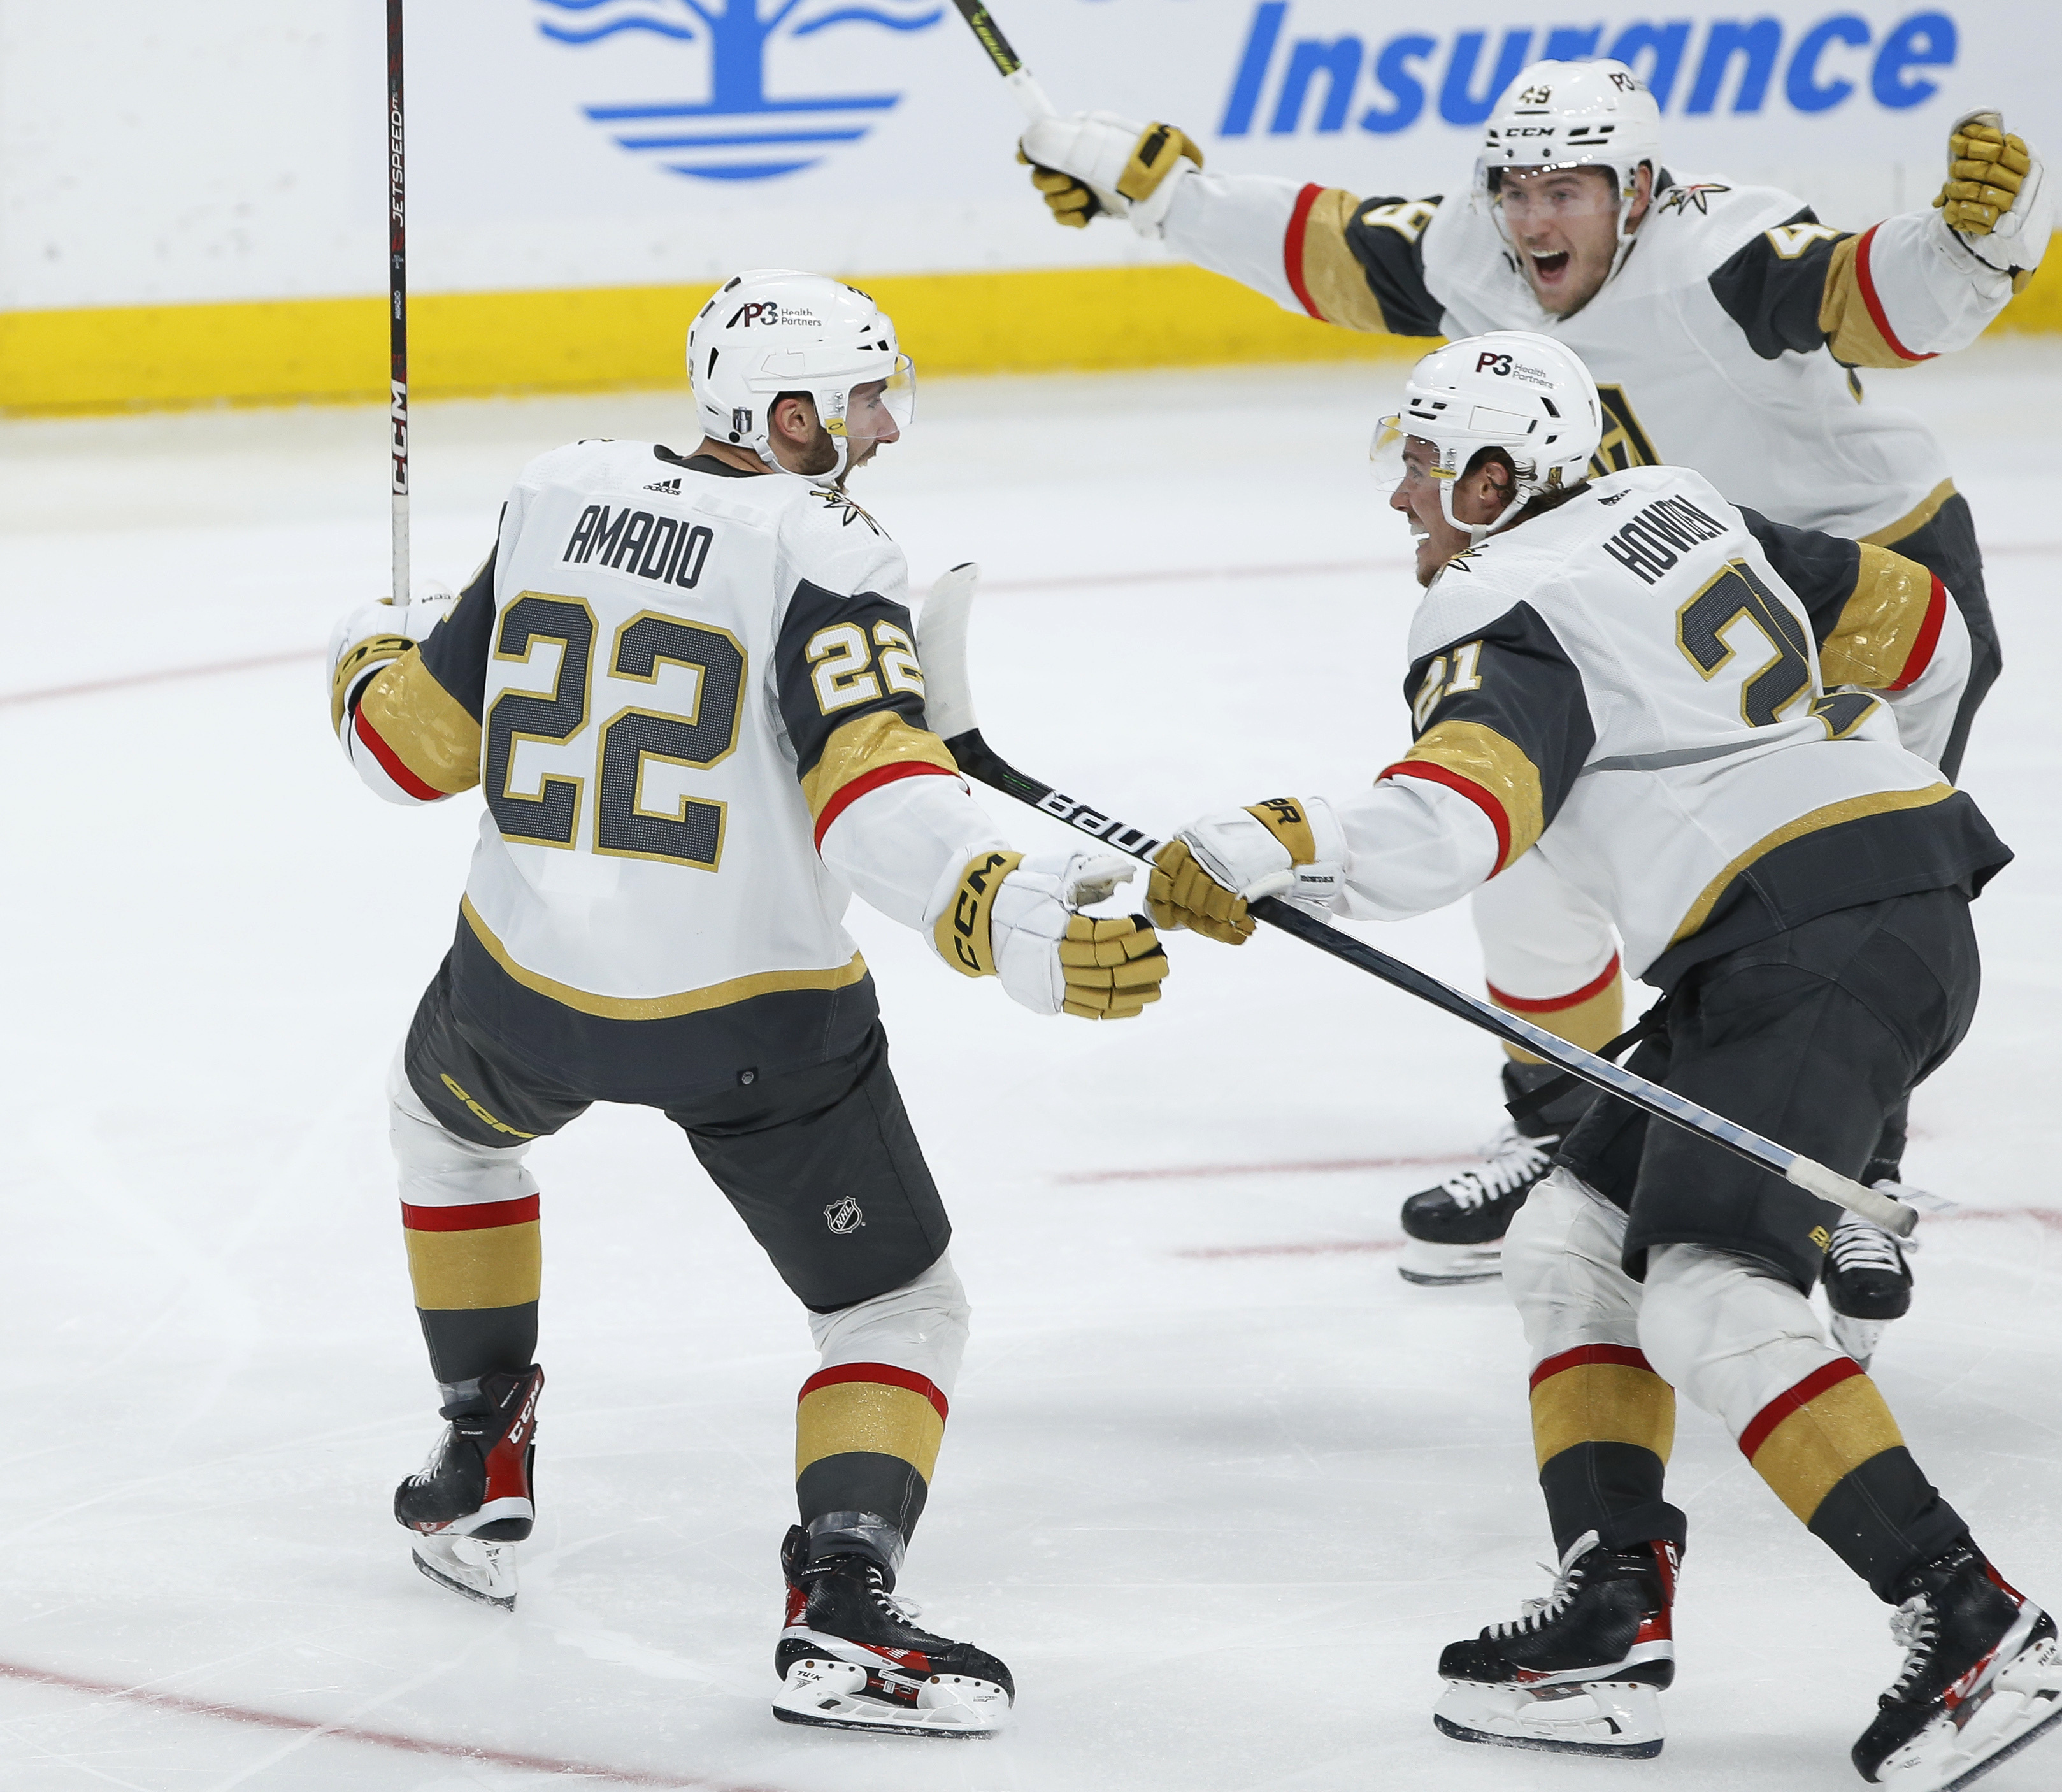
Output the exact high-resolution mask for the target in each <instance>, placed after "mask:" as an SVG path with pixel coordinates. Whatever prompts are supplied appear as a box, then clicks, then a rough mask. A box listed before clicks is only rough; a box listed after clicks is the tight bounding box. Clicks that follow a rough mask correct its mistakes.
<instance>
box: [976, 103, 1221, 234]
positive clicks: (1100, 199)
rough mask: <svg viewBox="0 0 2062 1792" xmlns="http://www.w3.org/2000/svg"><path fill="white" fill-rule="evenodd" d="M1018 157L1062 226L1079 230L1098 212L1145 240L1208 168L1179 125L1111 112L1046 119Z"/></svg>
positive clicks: (1021, 146)
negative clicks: (1190, 177)
mask: <svg viewBox="0 0 2062 1792" xmlns="http://www.w3.org/2000/svg"><path fill="white" fill-rule="evenodd" d="M1017 160H1018V161H1020V162H1028V163H1029V165H1030V167H1031V184H1032V185H1033V186H1035V187H1037V189H1038V190H1039V192H1040V193H1041V194H1044V195H1045V203H1046V205H1047V206H1049V207H1050V208H1051V210H1052V213H1053V218H1054V219H1055V220H1056V221H1057V222H1060V223H1061V224H1065V225H1066V226H1067V227H1069V228H1070V229H1073V230H1079V229H1081V227H1083V226H1085V224H1086V223H1087V222H1088V221H1089V219H1090V218H1093V217H1094V216H1095V215H1096V214H1097V213H1098V212H1108V213H1109V214H1110V215H1111V216H1112V217H1115V218H1129V219H1130V220H1131V227H1132V228H1133V230H1134V231H1137V233H1138V234H1139V235H1141V236H1143V237H1153V238H1157V236H1159V235H1160V234H1161V227H1162V226H1163V225H1164V224H1165V222H1166V218H1167V211H1168V208H1169V206H1172V205H1173V202H1174V193H1175V190H1176V188H1177V187H1178V186H1180V184H1181V182H1180V179H1179V176H1180V175H1181V174H1184V173H1185V172H1186V171H1187V170H1188V168H1189V166H1191V165H1193V166H1195V167H1197V168H1200V167H1201V166H1202V165H1203V152H1202V151H1201V150H1199V149H1197V147H1196V146H1195V145H1194V143H1193V142H1190V141H1189V137H1188V135H1187V134H1186V133H1185V132H1184V131H1181V130H1178V129H1177V127H1176V126H1173V125H1166V124H1153V125H1141V124H1138V123H1136V122H1133V120H1131V119H1129V118H1118V117H1117V115H1116V114H1114V113H1111V112H1076V113H1073V114H1071V115H1070V116H1068V117H1065V118H1040V119H1037V120H1036V121H1035V122H1033V124H1032V126H1031V127H1030V128H1029V130H1026V131H1025V133H1024V135H1023V138H1022V139H1021V142H1019V144H1018V146H1017Z"/></svg>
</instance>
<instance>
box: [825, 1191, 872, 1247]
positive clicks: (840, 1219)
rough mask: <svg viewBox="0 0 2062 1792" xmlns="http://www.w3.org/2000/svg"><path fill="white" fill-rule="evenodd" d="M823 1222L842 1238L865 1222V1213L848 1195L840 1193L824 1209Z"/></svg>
mask: <svg viewBox="0 0 2062 1792" xmlns="http://www.w3.org/2000/svg"><path fill="white" fill-rule="evenodd" d="M865 1224H866V1214H865V1212H864V1210H863V1209H861V1206H860V1205H859V1203H858V1202H857V1201H854V1200H853V1199H852V1197H851V1196H849V1195H840V1197H838V1198H837V1199H836V1201H832V1203H831V1204H830V1205H829V1206H828V1207H826V1208H825V1209H824V1225H827V1226H828V1227H829V1228H830V1229H831V1230H832V1232H834V1233H836V1234H837V1235H838V1237H840V1238H842V1237H844V1235H845V1234H846V1233H848V1232H856V1231H858V1230H859V1229H860V1228H861V1226H863V1225H865Z"/></svg>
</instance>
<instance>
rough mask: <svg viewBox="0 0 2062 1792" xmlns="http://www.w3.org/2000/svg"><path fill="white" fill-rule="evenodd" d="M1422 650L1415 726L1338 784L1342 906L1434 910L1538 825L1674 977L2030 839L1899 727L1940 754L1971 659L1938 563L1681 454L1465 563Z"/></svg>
mask: <svg viewBox="0 0 2062 1792" xmlns="http://www.w3.org/2000/svg"><path fill="white" fill-rule="evenodd" d="M1410 654H1411V667H1410V675H1409V678H1408V680H1407V682H1406V688H1405V696H1406V700H1407V701H1408V702H1409V703H1410V708H1411V716H1412V721H1413V724H1414V744H1413V746H1412V747H1411V748H1410V752H1409V753H1408V754H1406V756H1405V757H1404V758H1403V760H1402V761H1400V762H1399V763H1398V764H1395V765H1392V766H1390V768H1388V769H1387V770H1386V772H1383V773H1382V775H1381V778H1380V780H1379V781H1378V783H1377V784H1375V785H1374V788H1372V789H1371V790H1369V791H1367V792H1364V793H1363V794H1362V795H1360V796H1354V797H1350V798H1348V799H1346V800H1342V801H1334V802H1332V803H1330V804H1329V805H1328V806H1329V807H1330V809H1331V811H1332V812H1333V814H1334V817H1335V818H1336V820H1337V821H1338V824H1339V826H1340V828H1341V829H1342V832H1343V836H1344V840H1345V843H1346V849H1347V853H1348V857H1347V860H1346V880H1345V889H1344V891H1343V892H1342V896H1341V898H1340V899H1339V906H1340V907H1341V908H1342V910H1343V911H1344V912H1346V913H1349V914H1354V915H1360V916H1374V917H1378V918H1381V919H1384V920H1397V919H1401V918H1402V917H1403V916H1406V915H1411V914H1417V913H1421V912H1424V911H1426V910H1428V909H1432V908H1439V907H1442V906H1443V905H1444V904H1446V903H1449V902H1451V901H1453V900H1454V899H1455V898H1457V897H1458V896H1462V895H1464V894H1465V893H1466V892H1467V891H1468V890H1470V889H1471V888H1474V886H1475V885H1477V884H1480V883H1482V882H1483V881H1485V880H1486V879H1488V878H1489V877H1490V876H1494V875H1495V874H1496V873H1497V872H1499V871H1501V870H1502V869H1504V868H1506V867H1508V866H1509V865H1510V864H1512V863H1514V861H1515V860H1517V859H1518V857H1519V856H1521V855H1522V854H1523V853H1524V852H1526V851H1527V850H1528V849H1530V848H1534V847H1535V846H1536V848H1537V849H1538V853H1539V855H1540V856H1541V857H1542V859H1543V860H1545V861H1546V862H1547V864H1548V865H1550V866H1551V868H1553V869H1554V870H1555V872H1558V873H1559V874H1560V875H1561V876H1563V877H1564V878H1565V879H1567V881H1568V882H1569V883H1571V884H1573V885H1574V886H1575V888H1577V889H1579V890H1580V891H1581V892H1583V894H1584V895H1585V896H1587V897H1589V898H1590V900H1591V901H1593V902H1595V904H1598V906H1599V907H1600V908H1602V909H1603V911H1604V912H1606V913H1607V914H1610V915H1611V916H1613V917H1615V920H1616V921H1617V923H1618V925H1619V931H1620V932H1621V934H1622V936H1623V939H1624V941H1625V958H1626V964H1627V969H1628V970H1630V971H1631V972H1633V973H1634V974H1635V975H1636V976H1641V977H1643V978H1644V979H1645V980H1647V981H1648V982H1650V983H1652V984H1656V985H1657V986H1659V987H1661V988H1667V987H1668V986H1669V985H1671V984H1672V983H1673V982H1674V981H1675V980H1676V979H1677V978H1679V976H1681V975H1682V974H1683V972H1684V971H1685V970H1686V969H1687V968H1688V967H1689V966H1691V964H1695V963H1697V962H1699V960H1703V959H1704V958H1707V957H1711V956H1715V955H1716V954H1718V953H1719V952H1727V951H1730V950H1732V949H1733V948H1735V947H1738V946H1741V945H1744V944H1749V943H1751V941H1753V940H1758V939H1761V938H1764V937H1767V936H1769V935H1771V934H1773V933H1775V932H1780V931H1781V930H1783V928H1788V927H1792V926H1795V925H1797V924H1799V923H1801V922H1803V921H1805V920H1811V919H1812V918H1813V917H1815V916H1818V915H1822V914H1826V913H1828V912H1831V911H1832V910H1834V909H1836V908H1847V907H1851V906H1853V905H1855V904H1859V903H1864V902H1870V901H1875V900H1879V899H1880V898H1883V897H1885V896H1893V895H1898V894H1903V893H1907V892H1913V891H1918V890H1925V889H1934V888H1948V887H1955V888H1964V889H1965V890H1967V891H1968V892H1970V893H1972V894H1973V893H1974V892H1976V890H1977V889H1979V888H1981V886H1982V884H1983V883H1984V880H1986V879H1987V878H1988V876H1990V875H1991V874H1992V872H1995V871H1996V870H1997V869H1998V868H2000V867H2001V866H2002V865H2004V864H2005V863H2006V862H2007V861H2008V860H2009V859H2010V857H2011V854H2010V853H2009V852H2008V851H2007V850H2006V849H2005V848H2004V847H2003V846H2002V845H2001V844H2000V843H1999V841H1998V840H1997V838H1996V836H1995V835H1994V834H1993V833H1992V832H1991V829H1990V827H1989V825H1988V823H1987V822H1986V821H1985V820H1984V817H1983V815H1982V813H1981V812H1980V811H1979V810H1978V809H1977V808H1976V804H1974V802H1972V800H1971V799H1970V798H1969V797H1968V796H1967V795H1966V794H1965V793H1964V792H1959V791H1956V790H1955V789H1954V788H1952V786H1950V785H1949V784H1947V783H1946V782H1945V781H1944V780H1943V779H1942V778H1941V776H1940V772H1938V771H1937V770H1936V768H1935V766H1934V764H1932V762H1931V761H1930V760H1928V758H1926V757H1924V756H1922V753H1921V752H1914V751H1912V750H1911V748H1910V746H1908V745H1900V733H1901V734H1902V736H1903V738H1904V740H1905V741H1907V742H1908V743H1916V744H1920V745H1921V746H1922V748H1931V749H1932V750H1933V751H1936V752H1937V750H1938V746H1939V744H1940V742H1941V741H1942V740H1944V739H1945V737H1946V734H1947V731H1948V727H1949V726H1950V724H1951V722H1952V717H1953V715H1954V712H1955V709H1956V703H1957V700H1958V699H1959V697H1960V692H1961V688H1962V685H1963V683H1964V680H1965V679H1966V678H1967V676H1968V667H1969V643H1968V634H1967V631H1966V630H1965V629H1964V626H1963V623H1962V621H1961V619H1960V615H1959V614H1958V613H1957V612H1956V609H1955V607H1954V605H1953V604H1952V603H1951V602H1950V601H1949V600H1948V595H1947V593H1946V591H1945V590H1944V587H1942V585H1941V583H1940V580H1939V579H1937V578H1936V577H1934V576H1933V575H1932V574H1930V573H1928V572H1927V571H1925V569H1924V568H1923V567H1920V566H1918V565H1917V564H1916V563H1913V562H1912V561H1909V560H1906V559H1903V558H1902V557H1901V556H1900V555H1896V554H1894V553H1892V552H1890V551H1887V550H1886V549H1883V548H1880V547H1872V546H1866V545H1862V544H1858V543H1854V542H1851V541H1843V540H1839V539H1835V538H1832V537H1830V536H1827V535H1821V534H1818V533H1815V532H1812V531H1800V530H1794V529H1790V528H1787V527H1783V526H1782V525H1780V524H1775V523H1770V522H1768V521H1767V519H1763V518H1762V517H1759V516H1758V515H1755V514H1754V513H1752V512H1743V511H1739V510H1738V509H1736V508H1735V507H1733V506H1732V505H1731V504H1729V503H1727V501H1726V500H1725V499H1723V497H1721V496H1720V495H1719V493H1718V491H1716V490H1715V488H1714V487H1712V485H1711V483H1710V482H1709V481H1708V480H1707V479H1703V478H1702V477H1700V476H1699V475H1697V474H1695V473H1692V472H1689V471H1686V470H1684V469H1683V468H1680V467H1640V468H1635V469H1632V470H1629V471H1625V472H1622V473H1616V474H1613V475H1610V476H1609V477H1607V478H1605V479H1598V480H1595V481H1592V482H1591V483H1590V484H1589V485H1588V486H1587V487H1585V488H1584V489H1583V491H1582V492H1581V494H1580V495H1578V496H1577V497H1575V498H1574V499H1571V500H1569V501H1568V502H1567V503H1564V504H1563V505H1562V506H1561V507H1559V508H1558V509H1556V510H1554V511H1550V512H1548V513H1547V514H1545V515H1540V516H1538V517H1535V518H1533V519H1530V520H1529V521H1527V522H1526V523H1522V524H1520V525H1518V526H1517V527H1514V528H1512V529H1510V530H1509V531H1506V532H1504V533H1502V534H1498V535H1492V536H1490V538H1489V539H1487V540H1486V542H1484V543H1482V546H1481V547H1479V548H1478V549H1477V550H1475V551H1473V552H1471V553H1467V554H1463V555H1460V556H1458V558H1456V559H1454V560H1453V561H1452V562H1451V563H1449V564H1448V566H1447V567H1446V569H1445V570H1444V571H1442V573H1441V574H1440V575H1439V576H1438V579H1435V580H1434V583H1433V584H1432V586H1431V587H1430V589H1429V590H1428V591H1427V592H1426V595H1425V598H1424V600H1423V602H1422V605H1421V607H1420V608H1419V610H1418V614H1417V615H1416V617H1415V618H1414V621H1413V623H1412V627H1411V636H1410ZM1893 712H1896V713H1895V714H1894V715H1893Z"/></svg>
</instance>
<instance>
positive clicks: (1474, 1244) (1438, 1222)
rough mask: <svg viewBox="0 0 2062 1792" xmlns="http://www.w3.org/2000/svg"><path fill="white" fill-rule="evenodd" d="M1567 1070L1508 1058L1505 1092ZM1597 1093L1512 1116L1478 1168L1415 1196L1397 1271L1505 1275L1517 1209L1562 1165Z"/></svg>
mask: <svg viewBox="0 0 2062 1792" xmlns="http://www.w3.org/2000/svg"><path fill="white" fill-rule="evenodd" d="M1562 1076H1563V1072H1562V1071H1561V1070H1559V1068H1557V1067H1555V1065H1553V1064H1506V1065H1505V1066H1504V1067H1503V1092H1504V1098H1505V1099H1506V1100H1509V1101H1517V1100H1521V1099H1522V1098H1523V1097H1524V1096H1528V1095H1530V1094H1531V1093H1532V1092H1534V1090H1535V1089H1538V1088H1541V1087H1542V1086H1543V1085H1544V1084H1547V1083H1549V1082H1553V1081H1555V1080H1559V1079H1560V1078H1561V1077H1562ZM1590 1100H1591V1095H1590V1092H1589V1090H1588V1089H1587V1088H1578V1089H1575V1090H1572V1091H1571V1092H1567V1093H1566V1094H1563V1095H1559V1096H1555V1099H1554V1100H1551V1101H1550V1102H1548V1103H1547V1104H1546V1106H1544V1107H1543V1108H1540V1109H1539V1110H1538V1112H1535V1113H1528V1114H1526V1115H1525V1116H1523V1117H1522V1118H1521V1119H1519V1120H1518V1121H1512V1122H1506V1124H1505V1125H1503V1126H1502V1127H1500V1128H1499V1129H1498V1130H1497V1132H1496V1133H1495V1135H1494V1137H1492V1138H1490V1140H1489V1141H1487V1142H1486V1144H1485V1145H1483V1146H1482V1162H1481V1163H1480V1164H1479V1165H1477V1166H1476V1168H1474V1169H1471V1170H1463V1171H1462V1173H1460V1174H1459V1175H1458V1176H1454V1177H1448V1178H1447V1179H1446V1181H1444V1182H1442V1183H1441V1184H1439V1185H1438V1187H1437V1188H1433V1189H1419V1190H1418V1193H1416V1194H1414V1195H1412V1196H1411V1197H1409V1198H1408V1199H1407V1200H1406V1201H1405V1202H1404V1203H1403V1255H1402V1257H1401V1258H1400V1259H1399V1260H1398V1263H1397V1265H1396V1273H1398V1275H1400V1276H1401V1277H1402V1278H1403V1279H1404V1280H1405V1281H1407V1282H1417V1283H1418V1284H1419V1285H1422V1286H1425V1287H1434V1288H1436V1287H1442V1286H1445V1285H1449V1284H1452V1283H1456V1282H1479V1281H1494V1280H1495V1278H1496V1277H1498V1276H1500V1275H1502V1273H1503V1235H1504V1233H1506V1232H1507V1231H1509V1230H1510V1221H1511V1218H1512V1217H1513V1216H1514V1214H1515V1213H1517V1212H1518V1209H1519V1208H1521V1207H1522V1206H1523V1205H1525V1197H1526V1196H1527V1195H1529V1194H1530V1193H1532V1191H1533V1189H1534V1188H1535V1187H1536V1186H1537V1185H1538V1183H1539V1182H1540V1181H1542V1179H1543V1178H1544V1177H1545V1176H1546V1174H1547V1172H1548V1171H1549V1170H1551V1169H1552V1168H1553V1167H1554V1152H1555V1148H1556V1147H1557V1146H1558V1145H1559V1144H1560V1142H1561V1137H1562V1135H1563V1133H1566V1132H1567V1129H1569V1128H1570V1127H1571V1126H1572V1125H1575V1122H1576V1121H1578V1120H1579V1119H1580V1118H1581V1117H1582V1116H1583V1110H1584V1109H1585V1108H1587V1107H1588V1105H1589V1104H1590Z"/></svg>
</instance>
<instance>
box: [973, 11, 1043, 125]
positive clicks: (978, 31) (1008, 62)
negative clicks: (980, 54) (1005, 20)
mask: <svg viewBox="0 0 2062 1792" xmlns="http://www.w3.org/2000/svg"><path fill="white" fill-rule="evenodd" d="M953 5H954V6H957V7H958V8H959V10H960V17H961V18H963V19H965V21H966V22H967V27H968V29H969V30H971V31H972V32H973V34H974V35H975V36H976V37H977V38H979V39H980V40H981V48H982V49H983V50H986V51H987V52H988V59H989V61H990V62H993V63H994V64H995V66H996V71H997V73H998V74H1001V77H1002V79H1003V82H1004V84H1005V86H1008V87H1009V90H1010V91H1011V92H1012V93H1013V94H1016V96H1017V104H1018V105H1019V106H1022V107H1023V108H1024V115H1025V118H1053V117H1057V114H1058V110H1059V109H1058V108H1057V106H1054V105H1053V102H1052V101H1050V100H1049V99H1048V98H1046V97H1045V89H1044V88H1043V87H1041V86H1039V85H1038V78H1037V75H1035V74H1033V73H1032V72H1031V71H1030V70H1029V69H1027V68H1026V67H1025V66H1024V58H1022V57H1021V56H1019V55H1018V54H1017V52H1016V51H1015V50H1012V49H1011V48H1010V47H1009V38H1005V36H1004V35H1003V34H1002V27H1001V26H999V25H997V23H996V22H995V21H994V19H993V18H991V17H990V16H989V10H988V8H987V7H986V6H983V5H982V4H981V0H953Z"/></svg>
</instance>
